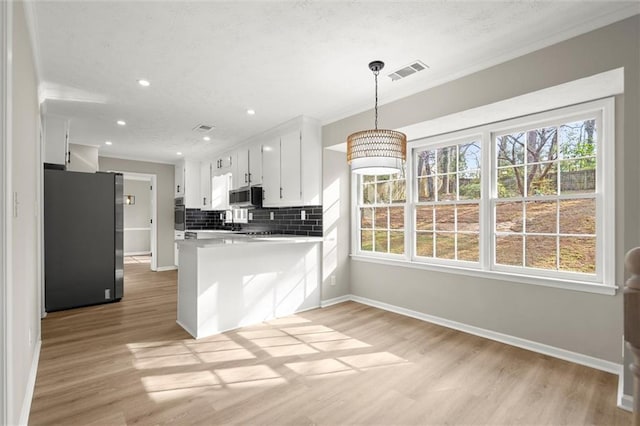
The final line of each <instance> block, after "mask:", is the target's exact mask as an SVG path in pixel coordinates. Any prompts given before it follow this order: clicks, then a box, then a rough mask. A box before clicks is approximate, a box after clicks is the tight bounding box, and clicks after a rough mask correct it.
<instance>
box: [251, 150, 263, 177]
mask: <svg viewBox="0 0 640 426" xmlns="http://www.w3.org/2000/svg"><path fill="white" fill-rule="evenodd" d="M249 183H250V184H251V185H262V143H255V144H253V145H251V146H249Z"/></svg>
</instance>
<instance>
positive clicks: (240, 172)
mask: <svg viewBox="0 0 640 426" xmlns="http://www.w3.org/2000/svg"><path fill="white" fill-rule="evenodd" d="M235 158H236V163H235V164H236V167H235V168H234V169H233V171H232V174H233V189H238V188H242V187H243V186H250V185H261V184H262V144H261V143H254V144H252V145H249V146H245V147H243V148H240V149H239V150H238V151H236V155H235Z"/></svg>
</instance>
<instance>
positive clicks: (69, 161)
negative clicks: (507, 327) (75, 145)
mask: <svg viewBox="0 0 640 426" xmlns="http://www.w3.org/2000/svg"><path fill="white" fill-rule="evenodd" d="M67 158H68V160H67V163H69V164H71V151H68V152H67Z"/></svg>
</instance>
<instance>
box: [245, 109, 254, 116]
mask: <svg viewBox="0 0 640 426" xmlns="http://www.w3.org/2000/svg"><path fill="white" fill-rule="evenodd" d="M247 114H249V115H256V111H255V110H253V109H248V110H247Z"/></svg>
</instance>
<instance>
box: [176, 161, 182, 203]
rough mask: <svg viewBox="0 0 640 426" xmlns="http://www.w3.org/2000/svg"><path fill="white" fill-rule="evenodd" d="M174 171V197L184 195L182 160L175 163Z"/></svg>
mask: <svg viewBox="0 0 640 426" xmlns="http://www.w3.org/2000/svg"><path fill="white" fill-rule="evenodd" d="M174 171H175V179H174V182H175V188H174V189H175V196H176V198H180V197H184V160H183V161H180V162H179V163H178V164H176V165H175V167H174Z"/></svg>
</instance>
